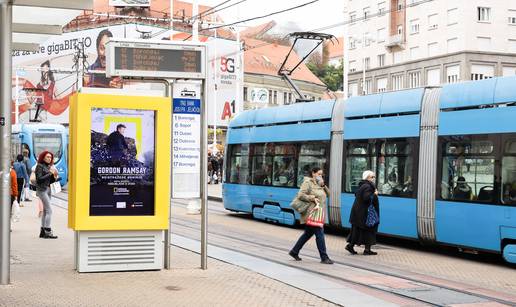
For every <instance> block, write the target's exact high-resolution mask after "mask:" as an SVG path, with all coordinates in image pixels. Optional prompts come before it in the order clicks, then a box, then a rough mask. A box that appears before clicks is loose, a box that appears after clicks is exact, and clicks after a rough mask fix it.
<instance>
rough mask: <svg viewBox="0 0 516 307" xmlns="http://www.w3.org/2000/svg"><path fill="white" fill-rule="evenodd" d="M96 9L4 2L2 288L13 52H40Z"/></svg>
mask: <svg viewBox="0 0 516 307" xmlns="http://www.w3.org/2000/svg"><path fill="white" fill-rule="evenodd" d="M91 9H93V0H73V1H70V0H0V173H1V175H2V180H0V284H2V285H5V284H8V283H9V282H10V198H11V196H10V192H9V189H10V183H9V170H10V159H11V157H10V155H11V143H10V140H11V136H10V135H11V125H10V121H11V116H12V114H13V110H12V105H11V100H12V81H11V80H12V69H13V68H12V60H11V56H12V51H13V50H20V51H29V52H35V51H37V50H39V48H40V47H39V44H41V43H43V42H45V41H46V40H47V39H48V38H49V37H50V36H51V35H60V34H62V31H63V26H65V25H66V24H68V23H69V22H70V21H71V20H73V19H74V18H75V17H77V16H79V15H80V14H82V13H83V10H91Z"/></svg>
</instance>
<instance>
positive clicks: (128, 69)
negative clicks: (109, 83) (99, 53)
mask: <svg viewBox="0 0 516 307" xmlns="http://www.w3.org/2000/svg"><path fill="white" fill-rule="evenodd" d="M106 47H107V50H106V75H107V76H108V77H113V76H122V77H144V78H145V77H148V78H155V79H158V78H194V79H197V78H204V77H205V54H206V53H205V46H204V45H202V44H191V43H188V44H184V43H182V42H181V43H180V42H169V41H163V42H162V41H159V42H149V41H146V40H137V41H135V40H132V41H126V40H119V39H112V40H110V41H109V42H108V43H107V45H106Z"/></svg>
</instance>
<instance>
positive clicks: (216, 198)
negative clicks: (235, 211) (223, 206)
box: [208, 196, 222, 202]
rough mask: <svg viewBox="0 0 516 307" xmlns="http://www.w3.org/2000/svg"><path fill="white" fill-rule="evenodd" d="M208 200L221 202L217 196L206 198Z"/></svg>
mask: <svg viewBox="0 0 516 307" xmlns="http://www.w3.org/2000/svg"><path fill="white" fill-rule="evenodd" d="M208 200H212V201H218V202H222V197H218V196H208Z"/></svg>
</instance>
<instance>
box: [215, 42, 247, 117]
mask: <svg viewBox="0 0 516 307" xmlns="http://www.w3.org/2000/svg"><path fill="white" fill-rule="evenodd" d="M207 44H208V78H210V80H211V82H210V83H211V84H210V87H209V88H208V96H207V101H208V125H211V126H213V125H217V126H221V127H227V126H228V125H229V121H230V120H231V119H232V118H234V117H235V115H236V114H238V113H239V112H242V111H243V110H244V103H243V101H244V99H243V86H244V63H243V52H242V51H241V50H240V45H239V44H238V43H237V42H236V41H232V40H225V39H215V38H211V39H209V40H208V41H207Z"/></svg>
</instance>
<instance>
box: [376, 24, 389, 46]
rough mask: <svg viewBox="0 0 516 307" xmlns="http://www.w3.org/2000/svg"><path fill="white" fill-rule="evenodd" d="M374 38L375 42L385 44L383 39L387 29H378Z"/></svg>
mask: <svg viewBox="0 0 516 307" xmlns="http://www.w3.org/2000/svg"><path fill="white" fill-rule="evenodd" d="M376 36H377V38H376V40H377V41H378V42H379V43H382V42H385V39H386V37H387V29H386V28H381V29H378V31H377V35H376Z"/></svg>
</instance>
